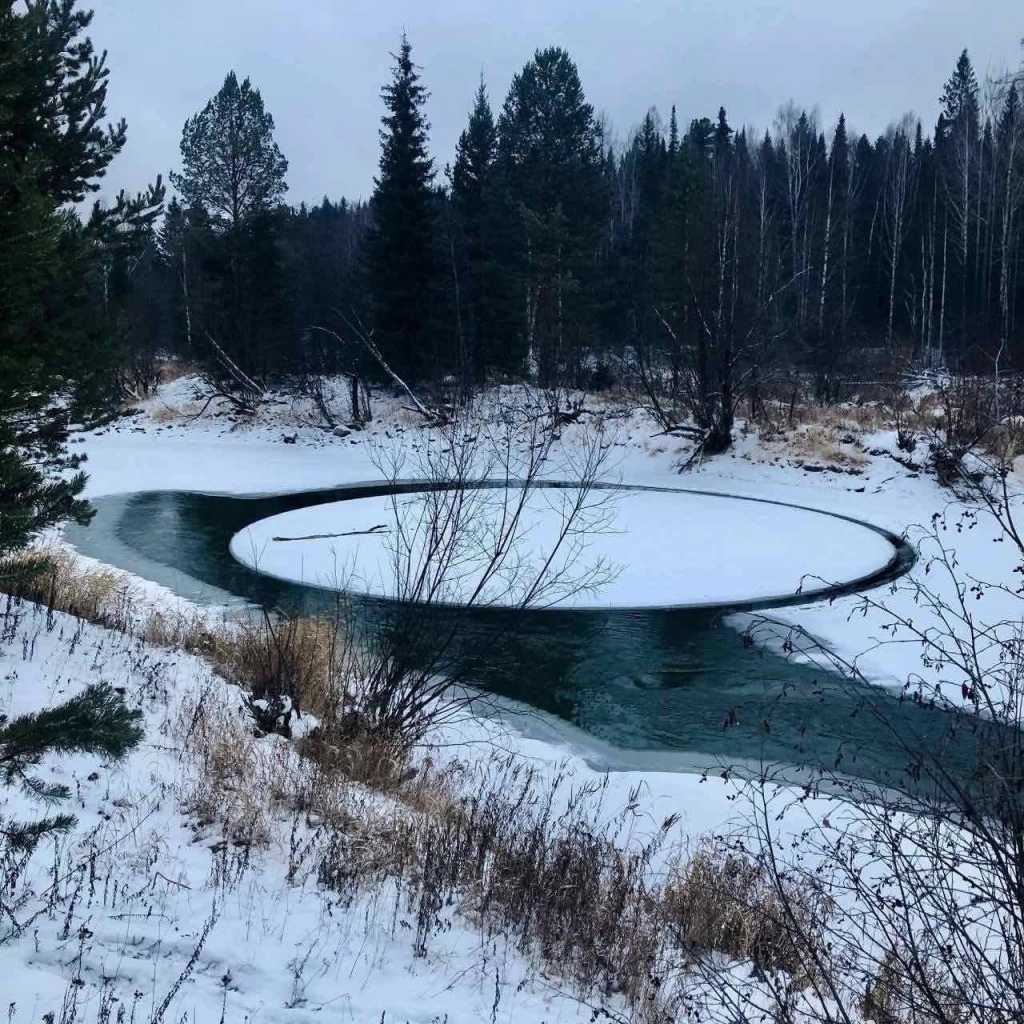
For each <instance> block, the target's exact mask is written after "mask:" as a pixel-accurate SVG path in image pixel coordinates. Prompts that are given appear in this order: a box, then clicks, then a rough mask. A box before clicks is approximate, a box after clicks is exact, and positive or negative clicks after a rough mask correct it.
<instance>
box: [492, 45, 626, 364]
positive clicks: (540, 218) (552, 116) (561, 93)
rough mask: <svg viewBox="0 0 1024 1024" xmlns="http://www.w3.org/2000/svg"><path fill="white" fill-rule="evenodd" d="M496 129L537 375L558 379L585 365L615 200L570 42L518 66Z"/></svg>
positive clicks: (527, 332)
mask: <svg viewBox="0 0 1024 1024" xmlns="http://www.w3.org/2000/svg"><path fill="white" fill-rule="evenodd" d="M498 138H499V143H498V152H499V164H500V167H501V169H502V172H503V173H504V174H505V176H506V180H507V181H508V184H509V188H510V189H511V192H512V195H513V196H514V198H515V200H516V202H517V204H518V205H519V210H520V224H521V232H522V237H523V241H524V244H523V247H522V249H521V251H520V254H519V260H518V266H517V268H516V270H517V274H516V276H517V278H518V280H519V282H520V287H521V293H520V294H521V297H522V299H521V308H524V309H525V310H526V314H525V319H524V322H522V327H521V331H522V334H523V336H524V337H525V340H526V346H527V350H528V352H529V353H530V358H531V360H532V361H533V362H534V364H535V367H536V369H537V371H538V373H539V375H540V378H541V380H542V381H543V382H545V383H552V382H554V381H555V380H556V379H557V377H558V376H561V375H564V374H565V373H566V372H569V371H579V369H580V368H581V364H582V362H583V358H584V356H585V355H586V346H587V344H588V343H589V341H590V340H591V339H592V336H593V328H594V323H595V316H596V303H595V294H594V282H595V271H596V269H597V266H596V257H597V253H598V251H599V246H600V238H601V232H602V229H603V227H604V225H605V223H606V222H607V214H608V205H609V195H608V193H607V191H606V187H605V176H604V173H603V170H604V150H603V145H602V137H601V129H600V127H599V126H598V123H597V121H596V119H595V117H594V108H593V107H592V106H591V105H590V104H589V103H588V102H587V100H586V97H585V95H584V92H583V86H582V84H581V82H580V77H579V72H578V70H577V68H576V65H575V64H574V63H573V61H572V59H571V58H570V57H569V54H568V53H566V51H565V50H563V49H561V48H559V47H549V48H548V49H545V50H538V51H537V52H536V54H535V55H534V57H533V59H532V60H531V61H528V62H527V64H526V65H524V67H523V69H522V71H520V72H519V73H518V74H517V75H515V77H514V78H513V80H512V85H511V87H510V89H509V92H508V96H507V97H506V99H505V103H504V106H503V108H502V112H501V116H500V118H499V120H498ZM522 300H525V301H522Z"/></svg>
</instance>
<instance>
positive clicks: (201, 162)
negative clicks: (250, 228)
mask: <svg viewBox="0 0 1024 1024" xmlns="http://www.w3.org/2000/svg"><path fill="white" fill-rule="evenodd" d="M181 163H182V170H181V173H180V174H172V175H171V182H172V183H173V185H174V186H175V188H177V189H178V191H179V192H180V193H181V195H182V198H183V199H184V201H185V205H186V206H189V207H198V208H200V209H202V210H204V211H205V212H206V213H207V215H208V216H209V217H211V218H212V219H213V220H215V221H218V220H226V221H227V223H228V224H229V225H230V226H231V227H236V226H237V225H239V224H241V222H242V221H244V220H246V219H247V218H249V217H253V216H256V215H259V214H263V213H266V212H267V211H268V210H271V209H273V208H274V207H275V206H277V205H278V204H279V203H280V201H281V199H282V198H283V197H284V194H285V191H286V188H287V186H286V185H285V180H284V176H285V174H286V173H287V171H288V161H287V160H286V159H285V158H284V156H283V155H282V153H281V150H280V149H279V148H278V146H277V143H276V142H274V118H273V117H272V116H271V115H270V113H269V112H268V111H267V110H266V109H265V108H264V106H263V97H262V96H261V95H260V91H259V89H254V88H253V87H252V84H251V83H250V81H249V79H248V78H246V79H245V80H244V81H243V82H242V83H241V85H239V83H238V77H237V76H236V75H235V73H234V71H231V72H229V73H228V75H227V77H226V78H225V79H224V84H223V85H222V86H221V87H220V90H219V91H218V93H217V95H216V96H214V97H213V99H212V100H210V101H209V103H207V104H206V106H205V107H203V109H202V110H201V111H200V112H199V113H197V114H193V115H192V117H190V118H189V119H188V121H186V122H185V127H184V129H183V130H182V133H181Z"/></svg>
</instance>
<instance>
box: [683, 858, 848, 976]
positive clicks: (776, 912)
mask: <svg viewBox="0 0 1024 1024" xmlns="http://www.w3.org/2000/svg"><path fill="white" fill-rule="evenodd" d="M664 902H665V913H666V918H667V920H668V922H669V924H670V925H671V927H673V928H675V929H677V933H678V935H679V937H680V941H681V942H682V943H683V945H685V946H686V947H687V948H692V949H695V950H708V949H713V950H721V951H726V952H728V953H729V954H730V955H731V956H733V957H735V958H736V959H738V960H743V961H749V962H750V963H753V964H754V965H756V966H757V967H758V968H759V969H760V970H762V971H775V970H782V971H786V972H787V973H788V974H790V975H791V976H792V977H793V978H794V979H796V980H797V981H798V983H799V981H801V980H804V981H806V978H805V975H806V974H807V960H808V957H807V955H806V954H807V950H806V948H804V944H805V943H806V942H812V943H815V944H817V945H818V946H821V945H822V944H823V942H824V936H823V926H824V925H825V924H826V923H827V921H828V920H829V918H830V916H831V914H832V912H833V909H834V908H833V906H832V903H831V901H830V900H828V899H827V898H824V897H823V896H822V895H821V894H817V893H810V892H806V891H804V892H801V893H796V892H780V891H779V889H778V888H777V886H776V884H775V883H774V882H773V881H772V878H771V874H770V872H769V871H768V869H767V868H766V866H765V865H763V864H761V863H759V862H757V861H755V860H753V859H751V858H750V857H747V856H740V855H738V854H736V853H734V852H730V851H728V850H727V849H724V848H722V847H721V846H720V845H710V844H709V845H705V846H704V847H702V848H701V849H699V850H698V851H697V852H696V853H695V854H694V855H693V856H692V857H689V858H688V859H686V860H684V861H681V862H677V863H676V865H674V868H673V871H672V873H671V877H670V880H669V882H668V883H667V884H666V886H665V889H664ZM790 914H794V915H796V916H797V922H796V923H797V927H796V928H795V929H794V928H793V927H792V925H791V923H790V918H789V915H790ZM797 935H799V936H801V937H802V940H798V939H797V937H796V936H797Z"/></svg>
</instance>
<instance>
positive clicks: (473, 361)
mask: <svg viewBox="0 0 1024 1024" xmlns="http://www.w3.org/2000/svg"><path fill="white" fill-rule="evenodd" d="M497 154H498V131H497V126H496V125H495V122H494V115H493V113H492V111H491V105H490V102H489V100H488V98H487V90H486V87H485V85H484V82H483V79H482V78H481V80H480V85H479V87H478V89H477V93H476V97H475V99H474V103H473V109H472V111H471V112H470V115H469V123H468V125H467V126H466V129H465V130H464V131H463V132H462V134H461V135H460V136H459V142H458V146H457V147H456V151H455V163H454V166H453V167H452V168H451V171H450V175H449V176H450V179H451V202H452V206H453V209H454V212H455V215H456V218H457V223H458V228H459V232H460V236H461V239H462V264H463V267H464V277H465V280H464V287H463V288H462V293H463V305H464V307H465V315H464V316H463V318H462V324H463V331H464V333H465V335H466V345H467V349H468V351H467V357H468V360H469V370H470V376H471V378H472V380H473V382H474V383H477V384H482V383H483V382H484V381H485V380H486V379H487V378H488V376H489V375H490V374H491V373H492V372H494V371H502V372H515V371H516V370H517V369H519V367H520V363H521V359H522V352H521V351H518V350H517V348H516V346H515V345H514V344H512V341H513V338H514V334H515V330H514V317H515V314H514V311H513V303H514V299H513V295H512V292H511V290H510V289H509V287H508V284H507V275H506V273H505V270H504V268H505V266H506V265H507V263H508V262H509V259H510V255H509V254H510V252H511V251H512V249H513V247H514V238H513V236H512V234H511V230H510V225H512V224H514V221H515V217H514V210H513V208H512V205H511V201H510V197H509V194H508V189H507V188H506V186H505V182H504V179H503V177H502V173H501V168H500V167H499V166H498V164H497Z"/></svg>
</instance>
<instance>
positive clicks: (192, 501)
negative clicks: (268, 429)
mask: <svg viewBox="0 0 1024 1024" xmlns="http://www.w3.org/2000/svg"><path fill="white" fill-rule="evenodd" d="M368 490H369V489H358V488H349V489H346V490H344V491H330V492H326V491H325V492H317V493H315V494H293V495H285V496H275V497H261V498H238V497H223V496H209V495H198V494H184V493H177V492H156V493H148V494H139V495H133V496H130V497H127V498H107V499H100V500H98V501H96V502H95V504H96V507H97V516H96V519H95V521H94V524H93V525H92V526H90V527H89V528H81V527H73V528H69V530H68V539H69V540H70V541H71V542H72V543H73V544H75V545H76V546H77V547H78V548H79V549H80V550H82V551H83V552H84V553H85V554H88V555H91V556H93V557H95V558H98V559H100V560H102V561H105V562H109V563H111V564H114V565H119V566H121V567H123V568H125V569H128V570H130V571H132V572H136V573H138V574H139V575H141V576H143V577H145V578H147V579H151V580H155V581H156V582H159V583H163V584H165V585H166V586H168V587H170V588H171V589H173V590H175V591H176V592H178V593H180V594H182V595H183V596H186V597H189V598H192V599H197V600H201V601H208V602H215V603H220V602H228V601H234V602H237V603H241V602H243V601H245V602H256V603H259V604H262V605H265V606H276V607H281V606H289V607H293V608H298V609H301V610H304V611H315V610H317V609H318V608H322V607H323V606H324V603H325V602H329V601H330V600H331V597H330V595H327V594H325V593H324V592H322V591H319V590H316V589H314V588H308V587H301V586H297V585H294V584H289V583H284V582H282V581H278V580H273V579H270V578H268V577H264V576H260V575H258V574H257V573H255V572H253V571H251V570H250V569H247V568H246V567H244V566H242V565H240V564H239V563H237V562H236V561H235V560H234V559H233V558H232V557H231V555H230V553H229V551H228V543H229V541H230V539H231V537H232V536H233V535H234V534H235V533H236V532H237V531H238V530H240V529H242V528H243V527H244V526H247V525H249V524H251V523H253V522H255V521H257V520H259V519H262V518H264V517H266V516H270V515H276V514H277V513H280V512H285V511H289V510H291V509H294V508H300V507H303V506H306V505H310V504H313V503H319V502H323V501H337V500H340V499H343V498H346V497H349V498H354V497H361V496H363V495H365V494H366V493H367V492H368ZM383 607H385V605H384V604H383V603H381V602H373V601H367V602H366V603H365V608H366V610H367V613H368V614H377V613H379V612H380V609H381V608H383ZM392 607H393V606H392ZM430 614H431V615H437V616H439V617H440V618H441V619H444V617H445V616H453V615H454V616H458V619H459V630H460V636H461V637H462V641H463V647H462V649H463V650H465V651H471V652H474V662H473V671H472V680H473V682H474V684H476V685H479V686H480V687H482V688H483V689H485V690H488V691H490V692H493V693H495V694H499V695H501V696H503V697H508V698H511V699H513V700H515V701H519V702H523V703H526V704H529V705H531V706H533V707H535V708H538V709H540V710H542V711H545V712H548V713H550V714H552V715H556V716H558V717H559V718H561V719H564V720H565V721H567V722H571V723H573V725H575V726H577V727H578V728H579V729H581V730H583V731H585V732H586V733H589V734H591V735H592V736H595V737H597V738H598V739H600V740H602V741H604V743H605V744H608V745H610V746H612V747H614V748H618V751H619V752H620V753H621V752H624V751H637V752H641V751H643V752H653V751H660V752H663V753H664V755H665V756H664V757H661V758H660V759H659V761H658V763H659V764H660V765H662V766H664V767H666V768H672V767H673V766H675V767H679V766H681V765H682V764H683V763H684V761H685V763H686V764H687V765H692V764H693V763H694V761H697V762H698V763H699V762H701V761H703V762H704V763H706V764H708V765H712V764H714V763H715V762H716V761H726V762H728V761H732V760H745V761H751V760H753V761H758V760H759V759H766V760H769V761H779V762H782V763H785V764H789V765H808V764H810V765H814V764H825V765H827V766H829V767H833V766H837V765H838V766H839V767H840V768H841V769H842V770H843V771H844V772H847V773H849V774H851V775H856V776H860V777H864V778H871V779H875V780H877V781H884V782H887V783H890V784H892V785H897V786H898V785H900V782H901V780H902V779H903V778H904V776H905V771H906V764H905V761H906V758H905V757H904V756H901V755H900V753H899V744H896V743H894V742H893V741H892V739H891V737H890V736H888V735H886V734H885V733H884V731H883V730H882V729H881V727H880V726H879V724H878V720H877V717H876V714H874V713H873V712H874V711H881V712H882V713H884V716H885V718H886V719H887V721H889V722H890V723H892V724H893V727H894V729H895V730H896V731H898V732H899V734H900V735H901V736H904V737H916V738H917V739H918V741H919V742H921V743H926V744H928V747H929V749H933V750H938V749H942V750H944V751H946V752H947V754H948V758H947V761H948V764H949V766H950V767H953V766H958V767H960V769H961V771H962V772H964V773H968V772H969V770H970V763H971V759H972V749H973V747H972V744H971V743H970V742H969V741H968V740H966V739H965V738H964V736H963V735H961V736H960V738H959V739H958V740H956V742H953V740H952V739H951V736H952V731H951V722H952V721H954V718H953V716H951V715H949V714H947V713H944V712H939V711H936V710H934V709H927V708H921V707H918V706H916V705H914V704H912V703H910V702H900V701H899V700H897V699H896V698H895V697H893V696H892V695H891V694H888V693H886V692H885V691H883V690H880V689H876V688H868V687H859V686H855V685H853V684H851V683H849V682H847V681H845V680H843V679H841V678H840V677H838V676H836V675H833V674H831V673H829V672H827V671H824V670H820V669H816V668H814V667H811V666H807V665H800V664H794V663H792V662H790V661H788V660H786V659H784V658H782V657H779V656H777V655H774V654H772V653H769V652H767V651H764V650H763V649H761V648H759V647H752V646H748V645H746V644H745V643H744V641H743V637H742V636H741V634H740V633H739V632H738V631H736V630H735V629H732V628H730V627H729V626H727V625H726V624H725V621H724V619H725V616H726V614H727V612H726V611H723V610H687V609H675V610H673V609H668V610H636V611H617V610H615V611H512V610H500V609H489V610H477V611H474V612H472V613H470V614H469V615H466V614H465V613H464V612H459V611H452V610H432V611H431V613H430ZM438 628H439V629H443V628H444V623H443V622H441V623H439V624H438ZM496 638H500V639H496ZM481 652H485V654H484V655H483V656H481ZM486 652H491V653H490V654H489V655H488V654H487V653H486ZM958 717H959V716H958ZM672 752H677V754H678V761H676V762H675V764H674V763H673V759H672V756H671V754H672ZM684 754H685V755H686V757H685V758H684V756H683V755H684ZM616 760H617V762H618V763H619V765H620V766H622V765H628V764H629V758H628V756H624V757H623V756H620V757H617V758H616ZM637 763H638V764H639V763H640V762H639V760H638V762H637ZM643 763H644V764H646V765H650V764H651V759H650V757H646V756H645V757H644V758H643Z"/></svg>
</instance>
